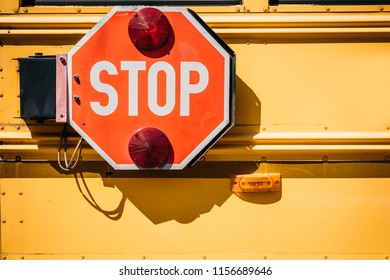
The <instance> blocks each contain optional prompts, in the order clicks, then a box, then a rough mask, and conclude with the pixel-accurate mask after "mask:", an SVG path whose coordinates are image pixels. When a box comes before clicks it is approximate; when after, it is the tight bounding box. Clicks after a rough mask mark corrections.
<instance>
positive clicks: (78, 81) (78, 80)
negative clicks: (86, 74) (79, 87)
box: [73, 74, 80, 84]
mask: <svg viewBox="0 0 390 280" xmlns="http://www.w3.org/2000/svg"><path fill="white" fill-rule="evenodd" d="M73 79H74V81H75V82H76V83H78V84H80V77H79V75H77V74H76V75H73Z"/></svg>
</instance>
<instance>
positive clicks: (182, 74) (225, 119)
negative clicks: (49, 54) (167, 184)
mask: <svg viewBox="0 0 390 280" xmlns="http://www.w3.org/2000/svg"><path fill="white" fill-rule="evenodd" d="M149 35H151V36H149ZM161 38H162V39H161ZM68 76H69V81H68V87H69V101H68V103H69V122H70V124H71V126H72V127H73V128H74V129H75V130H76V131H77V132H78V133H79V134H80V135H81V136H82V137H83V138H84V139H85V140H86V141H87V142H88V144H89V145H91V146H92V147H93V148H94V149H95V150H96V151H97V152H98V153H99V154H100V155H101V156H102V157H103V158H104V159H105V160H107V161H108V162H109V163H110V165H111V166H112V167H114V168H115V169H145V168H146V169H148V168H155V169H183V168H184V167H186V166H188V165H191V164H193V163H194V162H196V160H197V159H199V158H200V157H201V156H202V155H203V154H204V153H205V152H207V150H208V149H209V148H210V147H211V146H212V145H213V144H214V143H215V142H216V141H217V140H218V139H219V138H220V137H221V136H222V135H223V134H224V133H225V132H226V131H227V130H228V129H229V128H230V127H231V126H232V125H233V116H234V112H233V106H234V90H235V89H234V79H235V55H234V53H233V51H232V50H231V49H230V48H229V47H228V46H227V45H226V44H225V43H224V42H223V41H222V40H221V39H219V38H218V37H217V35H216V34H215V33H214V32H213V31H212V30H211V29H210V28H208V27H207V25H206V24H205V23H204V22H202V20H201V19H200V18H199V17H198V16H197V15H196V14H195V13H194V12H192V11H191V10H188V9H185V8H177V7H158V8H143V7H114V8H113V9H112V10H111V11H110V12H109V13H108V14H107V15H106V16H105V17H104V18H103V19H102V20H101V21H99V22H98V24H97V25H96V26H95V27H93V28H92V29H91V30H90V31H89V32H88V33H87V34H86V35H85V36H84V37H83V38H82V39H81V40H80V41H79V42H78V43H77V44H76V45H75V46H74V48H73V49H72V50H71V51H70V52H69V54H68Z"/></svg>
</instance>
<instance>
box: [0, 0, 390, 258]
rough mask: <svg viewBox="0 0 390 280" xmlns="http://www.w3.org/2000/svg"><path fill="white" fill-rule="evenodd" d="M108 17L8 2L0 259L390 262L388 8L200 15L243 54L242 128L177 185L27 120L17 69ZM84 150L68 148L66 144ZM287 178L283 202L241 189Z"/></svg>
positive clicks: (207, 10) (264, 8)
mask: <svg viewBox="0 0 390 280" xmlns="http://www.w3.org/2000/svg"><path fill="white" fill-rule="evenodd" d="M109 9H110V7H76V6H67V7H44V6H35V7H23V6H21V5H20V3H19V1H14V0H12V1H9V0H7V1H4V0H3V1H0V13H1V15H0V41H1V44H0V69H1V71H0V79H1V82H0V218H1V223H0V226H1V227H0V254H1V256H2V257H3V258H6V259H20V258H24V259H83V258H85V259H143V258H145V259H203V258H206V259H264V258H268V259H324V258H327V259H388V258H389V256H390V242H389V238H388V236H389V235H390V180H389V178H390V164H389V160H390V152H389V150H390V130H389V127H390V117H389V113H388V108H387V107H388V106H387V104H388V103H389V95H388V88H389V81H388V77H387V75H388V74H387V73H388V69H387V68H388V65H390V52H389V49H390V45H389V44H390V14H389V12H388V11H389V10H390V8H389V6H376V5H370V6H337V7H335V6H307V5H280V6H269V5H268V1H266V0H262V1H252V0H248V1H244V3H243V4H242V5H238V6H231V7H194V10H195V11H197V12H199V14H200V16H201V17H202V18H203V19H204V20H205V21H206V23H207V24H209V26H210V27H211V28H213V30H214V31H215V32H216V33H217V34H218V35H219V36H220V37H221V38H222V39H223V40H224V41H225V42H226V43H227V44H228V45H229V46H230V47H231V48H232V49H233V50H234V51H235V52H236V56H237V69H236V70H237V71H236V72H237V76H236V86H237V90H236V112H235V114H236V125H235V126H234V127H233V129H232V130H231V131H230V132H229V133H228V134H227V135H226V136H224V137H223V138H222V139H220V141H219V142H218V143H217V144H216V145H215V146H214V147H213V148H211V149H210V150H209V152H208V153H207V154H206V155H205V157H204V158H203V160H202V161H201V162H198V163H197V164H195V166H193V167H190V168H188V169H186V170H183V171H179V172H157V171H147V172H130V171H118V172H114V171H113V170H112V169H111V168H110V167H109V166H108V164H106V163H105V162H103V160H102V159H101V158H100V157H99V156H98V155H97V154H96V153H95V152H94V151H93V150H92V149H90V148H89V147H86V148H85V149H84V150H83V159H82V161H81V163H80V166H79V167H78V168H77V169H76V171H75V172H74V173H65V172H62V171H61V170H60V169H59V168H58V165H57V163H56V159H57V147H58V143H59V138H60V133H61V129H62V125H60V124H55V123H54V122H53V121H45V122H43V123H39V122H36V121H28V120H27V121H25V120H22V119H20V118H18V117H19V115H20V92H19V86H18V84H19V72H18V67H19V65H18V61H17V60H16V59H17V58H20V57H27V56H29V55H34V54H35V53H38V52H40V53H43V54H44V55H54V54H56V53H66V52H67V51H68V50H70V49H71V48H72V47H73V45H74V44H75V43H76V42H77V41H78V40H79V39H80V38H81V37H82V36H83V35H84V34H85V33H86V32H87V31H88V30H89V29H90V28H91V27H92V26H93V25H94V24H96V22H97V21H98V20H99V19H100V18H102V17H103V16H104V14H105V13H107V12H108V11H109ZM77 140H78V137H77V135H75V134H72V135H71V136H70V138H69V141H70V144H71V145H74V144H75V143H76V142H77ZM252 173H279V174H280V175H281V191H278V192H270V193H250V194H247V193H241V194H238V193H237V194H234V193H232V191H231V181H230V180H231V179H230V178H231V175H233V174H252Z"/></svg>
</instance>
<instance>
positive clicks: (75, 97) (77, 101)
mask: <svg viewBox="0 0 390 280" xmlns="http://www.w3.org/2000/svg"><path fill="white" fill-rule="evenodd" d="M73 100H74V101H75V102H76V103H77V104H79V105H80V97H78V95H75V96H73Z"/></svg>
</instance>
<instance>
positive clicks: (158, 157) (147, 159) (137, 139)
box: [129, 127, 171, 168]
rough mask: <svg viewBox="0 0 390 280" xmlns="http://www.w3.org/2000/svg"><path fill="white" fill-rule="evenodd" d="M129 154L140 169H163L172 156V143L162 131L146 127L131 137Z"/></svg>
mask: <svg viewBox="0 0 390 280" xmlns="http://www.w3.org/2000/svg"><path fill="white" fill-rule="evenodd" d="M129 154H130V157H131V159H132V160H133V161H134V163H135V164H136V165H137V166H138V167H141V168H158V167H162V166H163V165H165V164H166V163H167V161H168V159H169V156H170V154H171V143H170V142H169V139H168V137H167V136H166V135H165V134H164V133H163V132H162V131H161V130H159V129H157V128H154V127H144V128H141V129H139V130H137V131H136V132H135V133H134V134H133V135H132V136H131V138H130V141H129Z"/></svg>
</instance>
